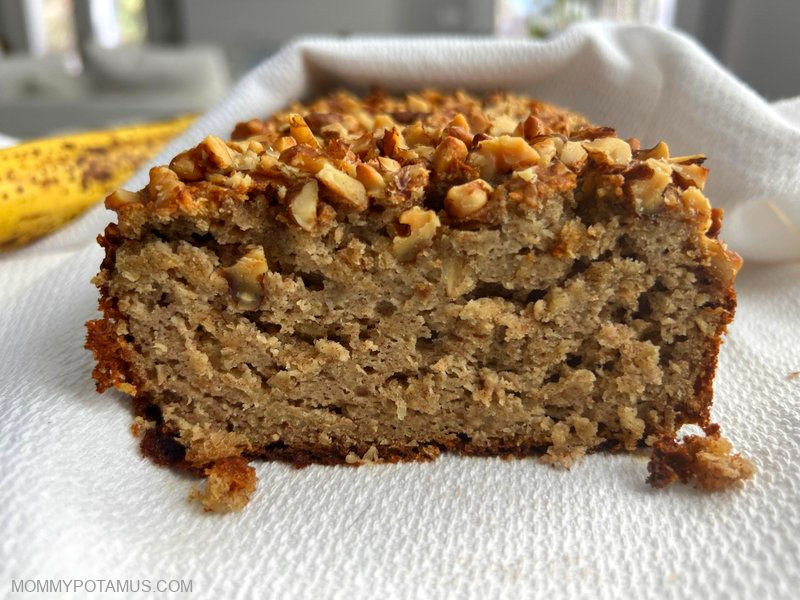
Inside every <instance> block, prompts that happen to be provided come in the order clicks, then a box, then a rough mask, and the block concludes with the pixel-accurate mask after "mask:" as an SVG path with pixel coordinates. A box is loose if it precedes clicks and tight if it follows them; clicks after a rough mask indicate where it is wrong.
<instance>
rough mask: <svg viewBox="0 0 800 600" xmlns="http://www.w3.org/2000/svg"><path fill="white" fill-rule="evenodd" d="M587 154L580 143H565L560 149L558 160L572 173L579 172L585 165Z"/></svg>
mask: <svg viewBox="0 0 800 600" xmlns="http://www.w3.org/2000/svg"><path fill="white" fill-rule="evenodd" d="M588 156H589V155H588V153H587V152H586V150H584V149H583V146H582V145H581V143H580V142H572V141H569V142H565V143H564V145H563V146H562V147H561V152H560V153H559V156H558V158H560V159H561V162H563V163H564V164H565V165H566V166H567V167H569V168H570V169H572V170H573V171H580V170H581V169H582V168H583V165H585V164H586V159H587V157H588Z"/></svg>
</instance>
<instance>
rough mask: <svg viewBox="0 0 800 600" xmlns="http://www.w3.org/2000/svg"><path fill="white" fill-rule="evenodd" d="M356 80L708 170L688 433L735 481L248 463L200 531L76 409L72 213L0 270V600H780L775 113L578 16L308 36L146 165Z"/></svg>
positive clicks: (786, 564)
mask: <svg viewBox="0 0 800 600" xmlns="http://www.w3.org/2000/svg"><path fill="white" fill-rule="evenodd" d="M373 84H378V85H382V86H384V87H387V88H389V89H393V90H403V89H408V88H418V87H422V86H437V87H448V88H453V87H463V88H466V89H470V90H478V91H480V90H489V89H494V88H511V89H515V90H519V91H525V92H530V93H532V94H534V95H536V96H539V97H541V98H544V99H547V100H551V101H555V102H558V103H560V104H563V105H566V106H569V107H571V108H574V109H577V110H579V111H582V112H584V113H586V114H588V115H589V116H590V117H591V118H592V119H593V120H594V121H596V122H598V123H603V124H611V125H614V126H616V127H617V128H618V130H619V131H620V132H621V133H622V134H623V135H626V136H637V137H639V138H640V139H641V140H642V142H643V144H645V145H650V144H653V143H655V142H656V141H658V140H659V139H662V138H663V139H666V140H668V141H669V143H670V146H671V148H672V149H673V151H674V152H676V153H694V152H704V153H706V154H708V155H709V161H708V163H707V164H708V166H709V167H710V168H711V175H710V180H709V185H708V188H707V190H708V193H709V195H710V196H711V198H712V201H713V203H714V204H715V205H717V206H722V207H724V208H726V209H728V211H729V217H730V218H729V219H728V221H727V222H726V225H725V226H724V229H723V236H726V237H727V239H728V240H729V241H730V242H731V246H732V247H734V249H737V250H742V251H743V253H744V254H745V256H746V258H747V259H749V264H747V265H746V266H745V268H744V269H743V271H742V273H741V274H740V277H739V279H738V281H737V291H738V295H739V309H738V314H737V318H736V321H735V323H734V325H733V326H732V327H731V330H730V334H729V336H728V338H727V342H726V343H725V345H724V346H723V350H722V353H721V356H720V363H719V370H718V374H717V379H716V386H715V390H716V397H715V404H714V409H713V418H714V419H715V420H717V421H719V422H720V423H722V425H723V430H724V432H725V433H726V435H728V436H729V437H730V438H731V439H733V440H734V442H735V444H736V446H737V448H738V449H739V450H741V451H743V452H744V453H745V454H746V455H747V456H749V457H750V458H751V459H752V460H753V461H754V462H755V463H756V465H757V467H758V469H759V471H758V474H757V475H756V478H755V479H754V480H753V481H751V482H748V483H747V484H746V485H745V486H744V487H743V488H742V489H741V490H733V491H729V492H725V493H718V494H703V493H699V492H697V491H695V490H693V489H691V488H686V487H682V486H673V487H671V488H668V489H666V490H662V491H658V492H656V491H653V490H651V489H649V488H648V486H646V485H645V483H644V479H645V475H646V473H645V470H646V469H645V462H644V461H643V460H642V459H641V458H636V457H633V456H627V455H626V456H610V455H593V456H590V457H588V458H586V459H585V460H584V461H582V462H580V463H579V464H578V465H576V466H575V467H574V468H573V469H572V470H571V471H569V472H562V471H556V470H553V469H551V468H549V467H547V466H544V465H542V464H540V463H539V462H537V461H536V460H533V459H529V460H515V461H504V460H500V459H481V458H459V457H452V456H445V457H443V458H441V459H439V460H438V461H436V462H434V463H430V464H400V465H378V466H368V467H362V468H359V469H352V468H346V467H321V466H312V467H309V468H307V469H303V470H295V469H293V468H291V467H289V466H286V465H284V464H280V463H260V464H258V466H257V471H258V476H259V487H258V490H257V492H256V493H255V495H254V497H253V499H252V501H251V503H250V505H249V506H248V507H247V508H246V509H245V510H244V512H242V513H241V514H233V515H226V516H218V515H206V514H202V513H201V511H200V510H199V509H198V507H197V506H195V505H192V504H190V503H188V502H187V500H186V496H187V494H188V492H189V490H190V488H191V487H192V486H193V485H194V484H195V482H194V481H193V480H191V479H190V478H189V477H187V476H185V475H182V474H179V473H176V472H173V471H170V470H168V469H163V468H158V467H155V466H154V465H152V464H151V463H150V462H148V461H147V460H145V459H143V458H141V456H140V455H139V453H138V451H137V448H136V440H135V439H134V438H133V437H132V436H131V435H130V433H129V430H128V426H129V424H130V421H131V411H130V408H129V402H128V401H127V400H126V399H125V398H124V397H123V396H121V395H119V394H116V393H113V392H108V393H106V394H105V395H103V396H99V395H97V394H95V392H94V388H93V384H92V382H91V380H90V376H89V373H90V371H91V368H92V360H91V357H90V355H89V354H88V352H86V351H85V350H83V349H82V344H83V336H84V329H83V322H84V321H86V320H87V319H89V318H92V317H93V316H94V315H95V314H96V313H95V308H94V306H95V302H96V293H95V290H94V289H93V288H92V287H91V286H90V284H89V278H90V277H91V276H92V275H93V274H94V273H95V271H96V270H97V266H98V264H99V261H100V258H101V253H100V250H99V248H98V247H97V246H96V245H95V244H94V243H93V238H94V236H96V235H97V233H98V232H99V231H100V230H101V229H102V227H103V226H104V225H105V223H106V222H107V221H108V220H109V218H110V217H111V216H112V215H110V214H109V213H107V212H106V211H105V210H104V209H102V208H98V209H96V210H94V211H92V212H90V213H89V214H88V215H87V216H85V217H84V218H83V219H81V220H80V221H78V222H76V223H75V224H73V225H71V226H70V227H69V228H67V229H65V230H64V231H62V232H60V233H58V234H56V235H53V236H51V237H50V238H48V239H46V240H43V241H41V242H39V243H37V244H34V245H33V246H31V247H29V248H27V249H25V250H22V251H19V252H16V253H14V254H11V255H5V256H3V257H2V258H0V278H1V279H2V281H1V282H0V336H2V338H1V339H2V341H1V343H2V345H1V346H0V552H1V553H2V554H1V555H0V595H2V596H6V595H10V596H11V597H20V598H25V597H38V596H37V594H36V593H35V592H34V593H24V592H23V593H16V592H14V591H13V590H14V588H13V587H12V586H15V585H16V586H18V587H19V586H22V589H29V590H30V589H36V588H35V586H36V585H39V586H46V585H51V586H55V585H61V586H62V587H61V590H62V591H64V590H65V589H67V588H66V586H67V585H69V586H70V588H69V589H70V590H72V589H73V588H74V587H75V584H76V583H77V584H78V585H79V587H78V591H77V592H72V591H71V592H70V593H69V594H62V595H65V596H70V595H71V596H74V597H83V596H84V595H86V594H85V592H86V590H87V589H94V590H98V589H106V591H107V588H108V585H109V584H108V583H105V584H103V583H98V582H97V581H96V580H100V579H102V580H113V581H114V583H112V584H111V585H112V587H113V588H114V589H115V590H116V589H118V588H119V587H125V586H128V587H129V588H134V589H136V588H138V589H139V590H145V589H148V588H152V589H154V590H155V589H157V588H158V587H159V586H160V587H163V586H164V585H168V584H167V583H164V582H168V581H171V580H183V585H184V586H186V585H188V584H191V593H176V594H172V595H171V597H187V598H189V597H190V598H251V597H287V598H295V597H297V598H329V597H330V598H375V597H380V598H454V597H458V598H494V597H504V598H505V597H508V598H515V597H549V598H628V597H635V598H684V597H686V596H689V595H692V596H695V595H696V596H699V597H707V598H764V599H767V598H787V599H788V598H795V597H797V593H798V590H800V469H798V465H799V464H800V413H799V409H800V379H792V378H790V377H789V374H790V373H791V372H793V371H798V370H800V316H799V315H800V264H798V263H797V262H793V261H792V259H793V258H794V257H796V256H797V255H798V254H797V253H798V251H800V241H798V240H796V239H794V238H793V237H792V236H793V235H794V233H793V231H795V230H792V221H793V220H794V222H795V223H797V222H798V216H800V215H798V213H797V207H798V203H799V202H800V177H798V174H797V165H798V164H800V128H798V126H797V122H798V121H797V120H796V116H797V111H795V110H794V109H793V103H791V102H788V103H782V104H781V105H780V107H779V108H773V107H771V106H770V105H769V104H767V103H766V102H765V101H764V100H763V99H761V98H760V97H758V96H757V95H756V94H755V93H753V92H752V91H751V90H749V89H748V88H747V87H745V86H744V85H742V84H741V83H739V82H738V81H736V80H735V79H734V78H732V77H731V76H730V75H729V74H728V73H726V72H725V71H724V70H723V69H722V68H720V67H719V66H718V65H717V64H716V63H714V61H713V60H712V59H711V58H709V57H708V56H707V55H706V54H705V53H704V52H703V51H702V50H701V49H699V47H698V46H697V45H696V44H694V43H693V42H691V41H690V40H688V39H687V38H685V37H682V36H679V35H677V34H675V33H670V32H668V31H663V30H658V29H652V28H646V27H631V26H615V25H608V24H586V25H581V26H577V27H574V28H572V29H570V30H568V31H567V32H565V33H564V34H562V35H560V36H558V37H556V38H554V39H553V40H551V41H547V42H535V41H522V40H514V41H510V40H488V39H472V40H465V39H417V40H409V39H351V40H330V39H309V40H301V41H299V42H297V43H295V44H292V45H290V46H288V47H287V48H285V49H284V50H283V51H281V52H280V53H279V54H277V55H276V56H274V57H273V58H271V59H269V60H267V61H265V62H264V63H263V64H262V65H260V66H259V67H257V68H256V69H254V70H253V71H252V72H251V73H250V74H249V75H247V76H246V77H245V78H244V79H243V80H242V81H241V82H240V83H239V84H238V85H237V86H236V88H235V89H234V90H233V92H232V93H231V95H230V96H229V97H228V98H227V99H226V100H225V101H224V102H222V103H221V104H220V105H219V106H218V107H216V108H215V109H213V110H212V111H210V112H209V113H208V114H207V115H206V116H204V117H203V118H202V119H200V121H198V122H197V123H196V124H195V125H194V126H192V127H191V128H190V130H189V131H187V132H186V133H185V134H183V135H182V136H180V137H179V138H178V139H176V140H175V141H174V142H173V143H171V144H169V146H168V147H167V148H166V149H165V150H164V152H163V153H162V155H161V156H160V157H158V159H157V160H156V161H155V162H164V161H165V160H167V159H168V158H169V157H170V156H171V155H173V154H175V153H176V152H177V151H178V150H181V149H183V148H186V147H188V146H190V145H191V144H192V143H194V142H196V141H198V140H199V139H200V138H201V137H203V136H204V135H205V134H206V133H209V132H213V133H217V134H220V135H226V134H227V133H228V132H229V131H230V129H231V127H232V126H233V124H234V123H235V122H236V121H237V120H240V119H245V118H249V117H252V116H255V115H266V114H268V113H269V112H271V111H273V110H275V109H277V108H279V107H281V106H283V105H285V104H286V103H287V102H288V101H289V100H291V99H293V98H297V97H301V96H307V95H309V94H313V93H315V92H317V91H320V90H323V89H326V88H330V87H346V88H355V89H365V88H366V87H367V86H369V85H373ZM794 104H795V105H796V103H794ZM792 115H794V116H792ZM145 177H146V172H145V170H143V171H142V172H140V173H139V174H138V175H137V176H136V177H135V178H134V180H133V181H132V182H131V183H130V184H129V186H127V187H128V188H129V189H136V188H139V187H141V186H142V185H143V184H144V182H145ZM775 208H777V209H778V210H777V212H776V211H775ZM741 210H744V211H749V212H744V213H741V214H743V215H745V216H744V217H743V218H739V220H738V221H737V220H736V218H735V217H736V215H737V214H739V212H740V211H741ZM765 214H768V215H782V216H775V217H774V218H773V217H772V216H769V217H766V219H772V221H769V220H767V221H762V219H764V218H765V217H764V215H765ZM731 223H733V225H731ZM765 232H766V233H765ZM794 244H797V245H794ZM48 580H53V581H51V582H50V583H48ZM55 580H63V581H61V583H59V582H58V581H55ZM76 580H77V581H76ZM117 580H120V581H117ZM104 585H105V588H104V587H103V586H104ZM172 585H173V586H177V585H180V584H176V583H173V584H172ZM39 589H42V588H41V587H40V588H39ZM142 595H143V594H142V593H141V591H140V592H139V593H136V592H134V591H130V589H129V590H128V591H127V592H124V591H123V592H119V591H118V592H114V593H107V594H105V595H104V597H112V598H122V597H141V596H142ZM99 596H100V595H99V594H98V593H97V592H96V591H95V594H94V596H93V597H99Z"/></svg>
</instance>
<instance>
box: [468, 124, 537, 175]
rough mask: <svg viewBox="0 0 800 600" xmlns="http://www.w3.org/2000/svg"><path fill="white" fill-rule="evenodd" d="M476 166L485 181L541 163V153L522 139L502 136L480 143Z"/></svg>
mask: <svg viewBox="0 0 800 600" xmlns="http://www.w3.org/2000/svg"><path fill="white" fill-rule="evenodd" d="M474 155H475V165H476V166H477V167H478V168H479V169H480V172H481V177H482V178H483V179H491V178H492V177H494V176H495V175H496V174H497V173H507V172H509V171H516V170H517V169H521V168H524V167H529V166H531V165H535V164H536V163H538V162H539V153H538V152H536V150H534V149H533V148H532V147H531V145H530V144H528V142H526V141H525V140H523V139H522V138H521V137H515V136H510V135H501V136H499V137H496V138H490V139H488V140H483V141H481V142H479V143H478V149H477V150H476V151H475V153H474Z"/></svg>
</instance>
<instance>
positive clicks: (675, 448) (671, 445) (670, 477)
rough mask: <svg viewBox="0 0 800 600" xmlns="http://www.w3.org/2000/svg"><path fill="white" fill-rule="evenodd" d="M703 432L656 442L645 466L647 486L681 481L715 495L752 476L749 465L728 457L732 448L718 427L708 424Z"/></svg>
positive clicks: (660, 486) (747, 462)
mask: <svg viewBox="0 0 800 600" xmlns="http://www.w3.org/2000/svg"><path fill="white" fill-rule="evenodd" d="M704 431H705V436H701V435H689V436H686V437H685V438H683V439H682V440H680V441H676V440H675V439H673V438H671V437H664V438H662V439H661V440H659V441H658V442H656V443H655V444H654V445H653V452H652V455H651V458H650V462H649V463H648V465H647V470H648V472H649V473H650V475H649V477H648V478H647V482H648V483H649V484H650V485H652V486H653V487H655V488H663V487H666V486H668V485H670V484H672V483H674V482H676V481H680V482H681V483H692V484H693V485H694V486H695V487H697V488H699V489H702V490H706V491H711V492H715V491H719V490H724V489H727V488H730V487H734V486H736V485H739V484H741V483H742V482H743V481H745V480H747V479H750V478H751V477H752V476H753V475H754V474H755V472H756V468H755V466H754V465H753V463H752V462H750V461H749V460H747V459H746V458H744V457H743V456H742V455H741V454H732V453H731V450H732V449H733V446H732V445H731V443H730V442H729V441H728V440H727V439H725V438H724V437H722V436H721V435H720V432H719V425H717V424H716V423H714V424H711V425H709V426H707V427H705V428H704Z"/></svg>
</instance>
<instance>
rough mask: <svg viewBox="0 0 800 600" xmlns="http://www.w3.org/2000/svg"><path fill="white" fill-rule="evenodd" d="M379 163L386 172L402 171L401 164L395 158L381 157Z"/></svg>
mask: <svg viewBox="0 0 800 600" xmlns="http://www.w3.org/2000/svg"><path fill="white" fill-rule="evenodd" d="M378 162H379V163H380V165H381V166H382V167H383V168H384V169H385V170H386V171H388V172H390V173H396V172H397V171H399V170H400V163H399V162H397V161H396V160H395V159H393V158H389V157H388V156H379V157H378Z"/></svg>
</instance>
